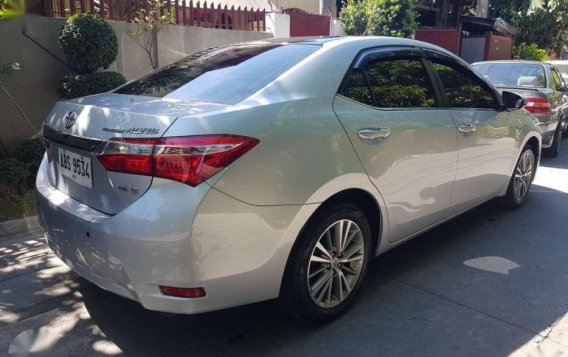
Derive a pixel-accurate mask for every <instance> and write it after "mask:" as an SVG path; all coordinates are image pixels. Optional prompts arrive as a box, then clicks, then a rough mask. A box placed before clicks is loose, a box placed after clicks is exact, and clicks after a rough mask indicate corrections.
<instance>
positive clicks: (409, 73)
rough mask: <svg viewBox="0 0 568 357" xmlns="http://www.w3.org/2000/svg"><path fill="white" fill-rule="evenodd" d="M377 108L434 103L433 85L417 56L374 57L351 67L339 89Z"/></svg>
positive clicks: (424, 105) (432, 105) (418, 106)
mask: <svg viewBox="0 0 568 357" xmlns="http://www.w3.org/2000/svg"><path fill="white" fill-rule="evenodd" d="M340 94H341V95H344V96H346V97H348V98H350V99H353V100H356V101H358V102H361V103H364V104H369V105H371V103H372V105H374V106H375V107H377V108H427V107H436V106H437V105H438V103H437V100H436V95H435V92H434V87H433V85H432V82H431V81H430V77H429V76H428V72H427V71H426V68H425V67H424V64H423V63H422V61H421V60H420V59H419V58H399V59H388V60H374V61H371V62H369V63H367V64H366V65H365V67H364V69H363V70H355V71H353V72H352V73H351V76H350V77H349V78H347V79H346V81H345V84H344V86H343V88H342V91H341V92H340Z"/></svg>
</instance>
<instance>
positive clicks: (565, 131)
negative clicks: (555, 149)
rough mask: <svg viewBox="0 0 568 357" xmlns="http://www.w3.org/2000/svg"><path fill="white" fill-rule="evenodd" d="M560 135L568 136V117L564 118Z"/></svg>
mask: <svg viewBox="0 0 568 357" xmlns="http://www.w3.org/2000/svg"><path fill="white" fill-rule="evenodd" d="M562 137H563V138H568V118H565V119H564V127H563V128H562Z"/></svg>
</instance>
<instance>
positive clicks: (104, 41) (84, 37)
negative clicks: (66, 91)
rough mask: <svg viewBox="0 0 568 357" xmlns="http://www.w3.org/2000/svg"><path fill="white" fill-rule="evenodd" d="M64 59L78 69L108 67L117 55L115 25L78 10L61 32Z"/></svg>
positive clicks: (84, 70) (60, 44)
mask: <svg viewBox="0 0 568 357" xmlns="http://www.w3.org/2000/svg"><path fill="white" fill-rule="evenodd" d="M59 46H61V49H62V50H63V54H64V55H65V59H66V60H67V62H68V63H69V65H70V66H71V67H73V68H74V69H75V70H76V71H77V72H79V73H91V72H94V71H96V70H97V69H99V68H101V67H102V68H105V69H106V68H108V66H109V65H110V64H111V63H112V62H113V61H114V60H115V59H116V56H117V55H118V40H117V38H116V34H115V33H114V30H113V29H112V27H111V26H110V25H109V24H108V23H107V22H106V21H105V20H104V19H102V18H99V17H96V16H92V15H88V14H78V15H74V16H71V17H70V18H69V19H67V22H66V23H65V25H64V26H63V28H62V29H61V33H60V34H59Z"/></svg>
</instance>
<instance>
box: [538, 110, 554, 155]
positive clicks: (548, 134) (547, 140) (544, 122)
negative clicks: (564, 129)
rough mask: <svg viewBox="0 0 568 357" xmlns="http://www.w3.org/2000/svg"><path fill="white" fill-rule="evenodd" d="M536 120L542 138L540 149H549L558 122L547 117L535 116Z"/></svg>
mask: <svg viewBox="0 0 568 357" xmlns="http://www.w3.org/2000/svg"><path fill="white" fill-rule="evenodd" d="M535 117H536V118H537V119H538V121H537V126H538V131H539V132H540V135H541V136H542V147H543V148H549V147H550V146H551V145H552V141H553V140H554V133H555V132H556V128H557V127H558V120H556V119H551V118H550V116H548V115H535Z"/></svg>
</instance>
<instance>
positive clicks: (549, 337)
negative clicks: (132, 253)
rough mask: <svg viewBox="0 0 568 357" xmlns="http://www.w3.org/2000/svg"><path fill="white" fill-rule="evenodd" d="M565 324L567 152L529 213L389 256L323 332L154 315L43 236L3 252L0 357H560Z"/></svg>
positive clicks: (275, 317)
mask: <svg viewBox="0 0 568 357" xmlns="http://www.w3.org/2000/svg"><path fill="white" fill-rule="evenodd" d="M567 312H568V141H566V142H565V144H564V145H563V153H562V154H561V156H560V157H559V158H558V159H556V160H549V159H545V160H543V162H542V166H541V168H540V171H539V174H538V176H537V179H536V182H535V185H534V186H533V189H532V193H531V197H530V200H529V202H528V203H527V205H526V206H525V207H524V208H522V209H520V210H517V211H514V212H508V211H505V210H503V209H501V208H499V207H497V206H495V205H494V204H491V203H490V204H486V205H484V206H482V207H479V208H478V209H476V210H474V211H472V212H470V213H468V214H466V215H464V216H462V217H460V218H458V219H457V220H454V221H453V222H450V223H448V224H445V225H443V226H441V227H439V228H437V229H435V230H433V231H431V232H429V233H427V234H424V235H422V236H421V237H419V238H417V239H415V240H413V241H412V242H410V243H407V244H406V245H404V246H402V247H400V248H398V249H396V250H394V251H392V252H389V253H388V254H386V255H384V256H382V257H381V258H379V259H377V260H376V261H374V262H373V263H372V264H371V269H370V272H369V274H368V276H367V280H366V282H365V284H364V285H363V291H362V294H361V296H360V299H358V301H357V303H356V305H355V306H354V308H353V309H352V310H351V311H350V312H349V313H348V314H347V315H346V316H344V317H343V318H342V319H340V320H338V321H336V322H334V323H332V324H329V325H327V326H322V327H318V328H314V327H310V326H306V325H304V324H302V323H300V322H298V321H295V320H292V319H290V318H289V317H288V316H286V315H285V314H283V313H280V312H279V311H278V310H277V309H276V306H275V303H274V302H267V303H262V304H255V305H250V306H246V307H241V308H236V309H231V310H227V311H220V312H215V313H210V314H204V315H197V316H181V315H180V316H176V315H170V314H162V313H156V312H151V311H146V310H144V309H143V308H141V307H140V306H139V305H138V304H136V303H134V302H131V301H129V300H125V299H123V298H120V297H117V296H115V295H113V294H110V293H107V292H105V291H103V290H101V289H99V288H97V287H95V286H93V285H91V284H89V283H88V282H86V281H85V280H83V279H81V278H79V277H77V276H76V275H75V274H73V273H71V272H70V271H69V269H68V268H67V267H66V266H64V265H63V264H62V263H61V262H60V261H59V260H58V259H57V258H55V257H54V256H53V255H52V254H51V253H50V252H49V251H48V250H47V249H46V246H45V244H44V242H43V239H42V236H41V235H40V234H28V235H24V236H14V237H11V238H9V239H3V240H2V241H0V355H6V354H7V353H8V346H9V345H10V343H11V341H12V340H13V339H14V337H16V336H17V335H18V334H20V333H22V332H24V331H28V332H25V333H24V334H28V338H30V339H31V338H32V337H33V336H32V335H37V337H35V340H36V348H37V349H41V348H42V347H46V346H48V347H49V349H50V350H51V351H56V353H57V355H68V356H87V355H94V354H99V355H116V354H122V353H124V354H127V355H134V356H145V355H164V356H176V355H183V354H185V355H189V354H191V355H193V356H199V355H206V356H216V355H262V356H266V355H278V356H289V355H296V356H299V355H302V356H309V355H313V356H323V355H327V356H344V355H349V356H364V355H367V356H378V355H381V356H507V355H510V354H514V355H535V356H556V355H563V354H568V313H567ZM24 339H25V338H24V337H20V341H23V340H24Z"/></svg>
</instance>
